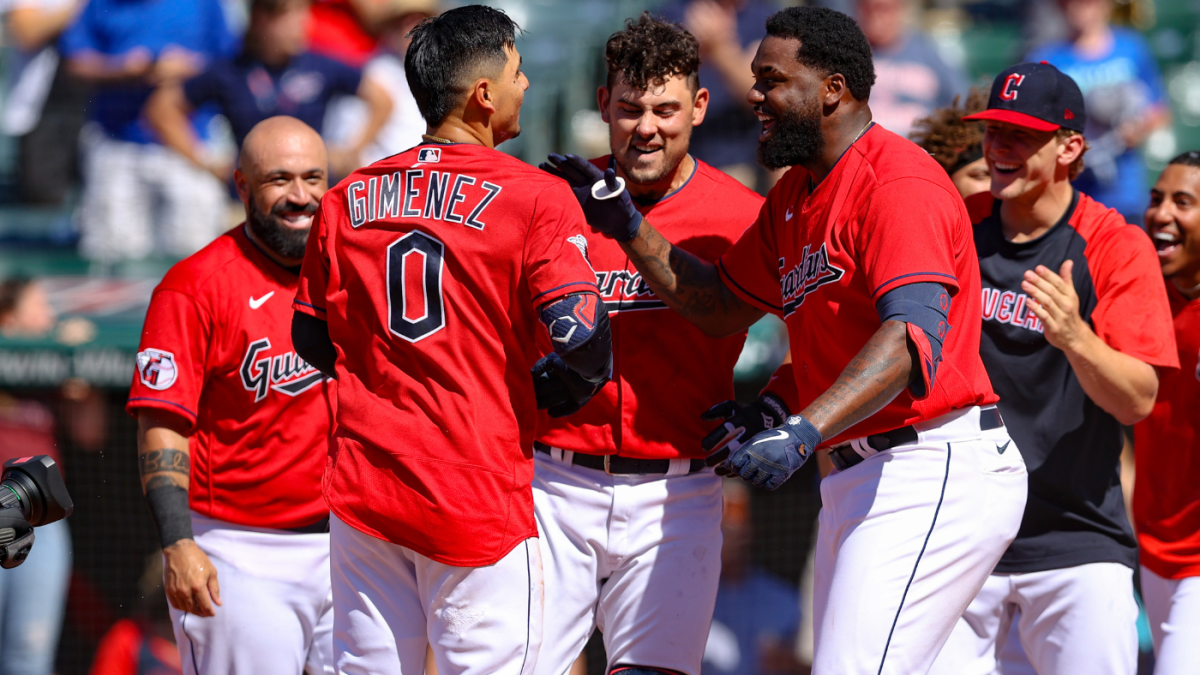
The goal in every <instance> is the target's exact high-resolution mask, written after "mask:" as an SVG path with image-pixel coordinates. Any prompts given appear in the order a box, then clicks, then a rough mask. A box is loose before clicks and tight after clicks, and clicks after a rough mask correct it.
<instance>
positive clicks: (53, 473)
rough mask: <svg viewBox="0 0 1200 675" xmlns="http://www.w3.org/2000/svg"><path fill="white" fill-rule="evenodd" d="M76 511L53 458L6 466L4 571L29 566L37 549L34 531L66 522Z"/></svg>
mask: <svg viewBox="0 0 1200 675" xmlns="http://www.w3.org/2000/svg"><path fill="white" fill-rule="evenodd" d="M74 510H75V505H74V504H73V503H72V502H71V495H69V494H67V486H66V484H65V483H63V479H62V474H61V473H59V471H58V465H57V464H55V463H54V460H53V459H50V456H49V455H37V456H34V457H19V458H17V459H10V460H8V461H7V462H5V463H4V475H3V477H2V478H0V567H3V568H5V569H11V568H13V567H16V566H17V565H20V564H21V563H23V562H25V558H26V556H28V555H29V549H31V548H33V528H35V527H39V526H41V525H49V524H50V523H53V522H55V521H57V520H62V519H63V518H66V517H67V516H69V515H71V512H72V511H74Z"/></svg>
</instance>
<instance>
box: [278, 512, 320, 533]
mask: <svg viewBox="0 0 1200 675" xmlns="http://www.w3.org/2000/svg"><path fill="white" fill-rule="evenodd" d="M283 531H284V532H291V533H293V534H324V533H326V532H328V531H329V516H325V517H324V518H322V519H320V520H318V521H317V522H315V523H312V524H310V525H301V526H300V527H285V528H283Z"/></svg>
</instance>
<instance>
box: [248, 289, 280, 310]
mask: <svg viewBox="0 0 1200 675" xmlns="http://www.w3.org/2000/svg"><path fill="white" fill-rule="evenodd" d="M272 295H275V291H271V292H270V293H267V294H266V295H264V296H262V297H261V298H258V299H257V300H255V299H254V296H253V295H252V296H250V309H258V308H259V307H262V306H263V303H264V302H266V301H268V300H270V299H271V296H272Z"/></svg>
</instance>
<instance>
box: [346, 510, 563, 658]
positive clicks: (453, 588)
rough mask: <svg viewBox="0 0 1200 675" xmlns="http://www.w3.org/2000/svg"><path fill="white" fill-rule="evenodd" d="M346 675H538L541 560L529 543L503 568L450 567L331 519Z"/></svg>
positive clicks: (534, 542) (534, 543) (535, 544)
mask: <svg viewBox="0 0 1200 675" xmlns="http://www.w3.org/2000/svg"><path fill="white" fill-rule="evenodd" d="M329 531H330V547H331V549H332V555H331V557H330V568H331V571H332V574H333V604H334V619H333V633H334V636H333V649H334V653H335V660H336V670H337V673H338V675H421V673H423V672H425V646H426V645H429V647H430V648H431V649H432V651H433V658H434V662H435V663H436V664H437V669H438V673H439V674H440V675H460V674H467V673H469V674H472V675H474V674H479V675H485V674H486V675H491V674H493V673H494V674H498V675H531V674H532V673H533V668H534V664H535V663H536V661H537V658H538V648H539V646H540V643H541V637H542V558H541V553H540V551H539V549H538V542H537V539H536V538H530V539H526V540H525V541H523V542H521V543H520V544H517V546H516V547H515V548H514V549H513V550H512V551H510V552H509V553H508V555H506V556H504V557H503V558H501V559H500V561H499V562H497V563H496V564H494V565H489V566H487V567H454V566H452V565H444V564H442V563H439V562H435V561H433V560H430V559H429V558H426V557H425V556H423V555H421V554H419V553H417V552H415V551H413V550H412V549H409V548H406V547H404V546H397V545H396V544H392V543H390V542H386V541H383V540H381V539H376V538H374V537H372V536H370V535H368V534H363V533H362V532H359V531H358V530H356V529H354V528H353V527H351V526H349V525H347V524H346V523H344V522H343V521H341V520H340V519H338V517H337V516H330V525H329Z"/></svg>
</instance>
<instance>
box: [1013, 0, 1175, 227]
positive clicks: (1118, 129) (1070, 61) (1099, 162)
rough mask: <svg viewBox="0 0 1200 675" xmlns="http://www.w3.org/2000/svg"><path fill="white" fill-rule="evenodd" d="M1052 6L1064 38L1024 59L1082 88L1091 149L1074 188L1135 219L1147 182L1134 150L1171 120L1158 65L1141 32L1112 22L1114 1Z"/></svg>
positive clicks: (1064, 1)
mask: <svg viewBox="0 0 1200 675" xmlns="http://www.w3.org/2000/svg"><path fill="white" fill-rule="evenodd" d="M1058 4H1059V6H1060V7H1061V8H1062V11H1063V14H1064V16H1065V17H1066V21H1067V25H1068V27H1069V29H1070V39H1068V40H1066V41H1062V42H1054V43H1050V44H1046V45H1043V46H1042V47H1039V48H1037V49H1034V50H1033V51H1032V52H1031V53H1030V55H1029V57H1028V58H1027V59H1026V60H1027V61H1048V62H1050V63H1052V64H1054V65H1055V66H1058V68H1059V70H1061V71H1063V72H1064V73H1066V74H1067V75H1070V76H1071V78H1072V79H1074V80H1075V81H1076V82H1078V83H1079V88H1080V89H1081V90H1082V91H1083V97H1084V104H1085V107H1086V108H1087V131H1086V134H1087V139H1088V143H1089V145H1090V146H1091V150H1089V151H1088V157H1087V169H1086V170H1085V171H1084V172H1083V173H1082V174H1081V175H1080V176H1079V179H1078V180H1076V181H1075V187H1076V188H1078V189H1079V191H1080V192H1083V193H1084V194H1086V195H1088V196H1089V197H1091V198H1092V199H1095V200H1096V201H1098V202H1100V203H1101V204H1104V205H1105V206H1108V207H1111V208H1114V209H1116V210H1117V211H1119V212H1120V213H1121V215H1122V216H1124V217H1125V220H1126V221H1127V222H1130V223H1135V224H1141V222H1142V209H1144V208H1145V206H1146V191H1147V186H1146V180H1145V170H1146V169H1145V165H1144V164H1143V162H1142V158H1141V155H1140V154H1139V153H1138V150H1137V149H1138V147H1140V146H1141V145H1142V143H1144V142H1145V140H1146V138H1147V136H1149V135H1150V133H1151V132H1153V131H1155V130H1156V129H1160V128H1162V127H1164V126H1166V125H1167V124H1168V123H1169V122H1170V110H1169V109H1168V107H1167V98H1166V91H1165V90H1164V89H1163V84H1162V79H1161V77H1160V75H1159V72H1158V66H1157V65H1156V64H1155V62H1154V57H1153V55H1152V54H1151V53H1150V49H1149V47H1148V46H1147V45H1146V42H1145V40H1143V39H1142V37H1141V36H1140V35H1138V34H1137V33H1136V32H1134V31H1132V30H1129V29H1126V28H1114V27H1113V26H1112V22H1111V17H1112V11H1113V2H1112V0H1059V3H1058Z"/></svg>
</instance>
